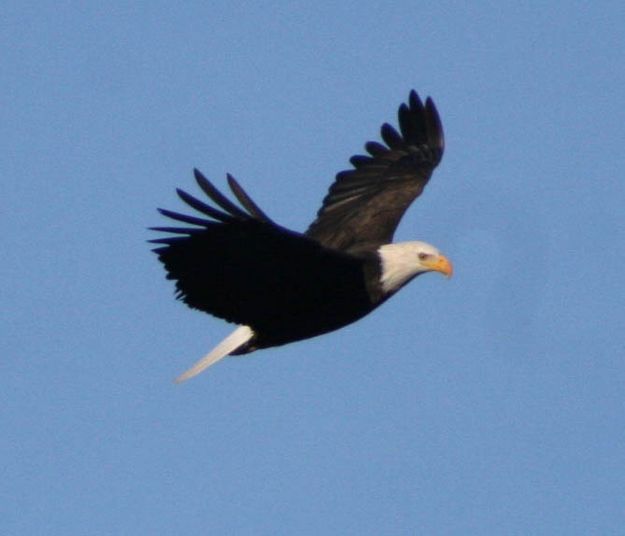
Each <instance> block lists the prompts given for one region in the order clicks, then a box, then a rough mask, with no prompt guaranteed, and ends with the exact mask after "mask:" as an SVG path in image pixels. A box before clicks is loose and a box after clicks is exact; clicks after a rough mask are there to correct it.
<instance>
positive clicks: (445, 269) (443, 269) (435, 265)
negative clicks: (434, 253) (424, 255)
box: [423, 255, 454, 278]
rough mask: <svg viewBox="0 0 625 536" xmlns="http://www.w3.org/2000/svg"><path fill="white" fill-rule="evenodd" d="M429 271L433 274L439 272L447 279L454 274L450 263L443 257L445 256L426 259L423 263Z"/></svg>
mask: <svg viewBox="0 0 625 536" xmlns="http://www.w3.org/2000/svg"><path fill="white" fill-rule="evenodd" d="M423 264H424V265H425V266H427V268H428V269H429V270H432V271H433V272H440V273H441V274H443V275H445V276H447V277H448V278H449V277H451V276H452V274H453V273H454V267H453V266H452V265H451V261H450V260H449V259H448V258H447V257H445V255H439V256H438V257H435V258H433V259H432V260H430V259H428V260H426V261H424V262H423Z"/></svg>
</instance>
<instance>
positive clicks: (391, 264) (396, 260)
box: [378, 242, 427, 294]
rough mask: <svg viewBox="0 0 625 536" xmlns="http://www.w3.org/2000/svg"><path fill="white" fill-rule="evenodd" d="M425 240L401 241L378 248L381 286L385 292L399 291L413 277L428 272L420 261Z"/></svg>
mask: <svg viewBox="0 0 625 536" xmlns="http://www.w3.org/2000/svg"><path fill="white" fill-rule="evenodd" d="M423 244H424V243H423V242H399V243H397V244H385V245H383V246H380V247H379V248H378V256H379V258H380V267H381V270H380V286H381V287H382V291H383V292H384V293H385V294H392V293H394V292H396V291H398V290H399V289H400V288H401V287H403V286H404V285H405V284H406V283H408V282H409V281H410V280H411V279H413V278H414V277H416V276H417V275H419V274H421V273H423V272H426V271H427V269H426V268H425V267H423V266H422V265H421V263H420V262H419V251H421V249H422V247H423Z"/></svg>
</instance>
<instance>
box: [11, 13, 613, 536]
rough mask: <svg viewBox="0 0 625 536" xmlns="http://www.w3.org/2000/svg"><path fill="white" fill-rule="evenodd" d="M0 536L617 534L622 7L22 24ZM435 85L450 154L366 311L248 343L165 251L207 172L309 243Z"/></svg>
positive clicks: (14, 120)
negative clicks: (343, 321)
mask: <svg viewBox="0 0 625 536" xmlns="http://www.w3.org/2000/svg"><path fill="white" fill-rule="evenodd" d="M0 35H1V40H0V47H1V50H2V61H1V62H0V87H1V94H2V98H1V100H2V103H1V106H0V138H1V141H2V143H1V146H2V151H1V155H0V171H1V175H2V196H1V202H0V203H1V204H0V218H1V221H2V233H1V235H0V244H1V248H2V249H1V251H2V254H3V255H2V262H1V263H0V274H1V277H0V293H1V294H0V296H1V300H2V308H1V312H0V318H1V323H0V356H1V357H0V367H1V370H0V372H1V374H0V407H1V409H0V427H1V430H2V434H1V435H0V460H1V463H2V479H1V481H0V533H2V534H3V535H5V534H6V535H24V534H46V535H47V534H63V535H67V534H90V535H100V534H102V535H104V534H235V535H278V534H284V535H292V534H297V535H318V534H340V535H347V534H349V535H352V534H353V535H369V534H370V535H397V534H402V535H403V534H485V535H492V534H549V535H553V534H567V535H570V534H591V533H593V534H623V531H625V528H624V527H625V314H624V311H623V306H624V303H625V290H624V284H623V277H622V272H623V264H624V262H625V249H624V246H623V245H624V243H625V225H624V216H625V212H624V210H625V209H624V207H625V187H624V186H623V184H624V180H625V178H624V170H625V156H624V155H625V149H624V145H625V90H624V88H625V4H623V2H617V1H614V2H605V1H604V2H602V1H599V2H551V3H546V2H523V3H518V2H486V1H483V2H473V3H461V2H430V3H428V4H427V5H426V4H422V3H418V2H412V1H411V2H407V1H406V2H395V3H380V2H355V1H351V2H340V3H337V2H329V1H321V2H288V3H287V2H284V3H280V2H270V3H261V2H258V3H252V2H236V1H234V2H231V1H229V2H217V3H210V2H209V3H206V2H188V3H183V4H180V5H177V6H176V5H174V4H172V2H160V1H154V2H139V3H119V2H112V3H110V2H108V3H104V4H96V3H91V4H88V3H84V2H69V1H61V2H34V3H24V2H16V1H12V2H8V4H5V5H4V7H3V14H2V22H1V33H0ZM411 88H415V89H417V90H418V91H419V92H420V93H421V94H422V95H423V96H426V95H432V96H433V97H434V98H435V101H436V103H437V105H438V108H439V110H440V113H441V116H442V119H443V122H444V126H445V131H446V136H447V152H446V154H445V157H444V159H443V162H442V164H441V166H440V167H439V168H438V170H437V172H436V174H435V176H434V179H433V180H432V181H431V182H430V185H429V186H428V188H427V190H426V192H425V194H424V196H423V197H422V198H421V199H419V201H418V202H417V203H415V204H414V205H413V206H412V207H411V210H410V211H409V212H408V214H407V215H406V217H405V218H404V220H403V221H402V225H401V227H400V229H399V232H398V235H397V238H398V239H400V240H409V239H424V240H426V241H428V242H431V243H433V244H436V245H437V246H438V247H440V249H442V250H443V251H444V252H445V253H447V254H448V256H449V257H450V258H451V259H452V260H453V261H454V264H455V269H456V274H455V277H454V278H453V279H452V280H451V281H446V280H445V279H444V278H442V277H440V276H436V275H429V276H425V277H423V278H420V279H419V280H418V281H416V282H414V283H413V284H411V285H410V286H408V287H407V288H406V289H404V291H402V293H400V295H398V296H396V297H395V298H394V299H393V300H391V301H390V302H388V303H387V304H385V306H384V307H383V308H381V309H380V310H378V311H377V312H375V313H374V314H372V315H370V316H369V317H367V318H366V319H364V320H363V321H361V322H359V323H357V324H355V325H352V326H350V327H349V328H347V329H344V330H342V331H340V332H336V333H333V334H331V335H327V336H324V337H321V338H318V339H313V340H309V341H304V342H301V343H298V344H293V345H290V346H286V347H282V348H278V349H271V350H267V351H263V352H259V353H256V354H253V355H252V356H250V357H249V358H241V359H229V360H225V361H223V362H222V363H220V364H219V365H217V366H215V367H214V368H213V369H210V370H209V371H208V372H207V373H205V374H204V375H202V376H200V377H199V378H197V379H195V380H194V381H191V382H189V383H187V384H184V385H181V386H175V385H173V384H172V383H171V380H172V378H173V377H174V376H175V375H177V374H178V373H179V372H181V371H182V370H184V369H185V368H186V367H188V366H189V365H190V364H191V363H193V362H194V361H195V360H196V359H198V358H199V357H201V356H202V355H203V354H204V353H205V352H206V351H207V350H209V349H210V348H211V347H212V346H213V345H215V344H216V343H217V342H219V341H220V340H221V338H222V337H223V336H225V335H226V334H227V333H228V332H229V331H230V330H231V326H229V325H227V324H226V323H224V322H222V321H220V320H217V319H214V318H212V317H210V316H207V315H203V314H201V313H199V312H196V311H191V310H189V309H187V308H186V307H185V306H183V305H182V304H181V303H180V302H176V301H175V300H174V299H173V288H172V285H171V283H170V282H168V281H166V280H165V278H164V272H163V270H162V268H161V266H160V265H159V264H158V263H157V261H156V258H155V257H154V255H153V254H151V253H150V251H149V247H148V244H146V242H145V240H146V239H148V238H150V237H151V234H150V233H149V232H148V231H147V230H146V227H147V226H150V225H159V224H163V223H164V220H163V218H161V217H160V216H159V215H158V214H157V213H156V211H155V208H156V207H157V206H165V207H168V208H172V209H180V208H182V204H181V203H180V202H179V201H178V200H177V199H176V197H175V194H174V188H175V187H184V188H186V189H188V190H189V191H192V192H194V191H196V189H195V186H194V183H193V179H192V175H191V169H192V168H193V166H197V167H199V168H200V169H202V170H203V171H204V173H205V174H206V175H207V176H208V177H210V178H212V179H214V180H215V182H216V183H217V184H220V185H224V184H225V181H224V176H225V173H226V172H227V171H229V172H231V173H233V174H234V175H235V176H236V177H237V178H238V179H239V180H240V181H241V182H242V183H243V184H244V185H245V186H246V187H247V189H248V190H249V192H250V193H251V194H252V195H253V196H254V197H255V198H256V200H257V201H258V203H259V204H260V206H262V207H263V208H264V209H265V210H266V211H267V212H268V213H269V214H270V215H271V216H272V217H273V218H275V219H276V220H277V221H278V222H280V223H282V224H283V225H286V226H288V227H291V228H294V229H297V230H303V229H305V228H306V226H307V225H308V223H309V222H310V221H311V219H312V218H313V216H314V214H315V212H316V210H317V208H318V206H319V203H320V201H321V199H322V197H323V196H324V195H325V192H326V190H327V188H328V186H329V184H330V183H331V181H332V180H333V178H334V174H335V173H336V172H337V171H339V170H341V169H344V168H346V167H347V159H348V158H349V157H350V156H351V155H352V154H355V153H359V152H361V150H362V145H363V143H364V142H365V141H367V140H370V139H378V132H379V126H380V125H381V124H382V123H383V122H384V121H392V122H395V121H396V116H395V113H396V109H397V106H398V105H399V104H400V102H402V101H403V100H405V99H406V97H407V95H408V92H409V90H410V89H411Z"/></svg>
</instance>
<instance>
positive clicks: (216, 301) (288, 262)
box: [152, 171, 361, 329]
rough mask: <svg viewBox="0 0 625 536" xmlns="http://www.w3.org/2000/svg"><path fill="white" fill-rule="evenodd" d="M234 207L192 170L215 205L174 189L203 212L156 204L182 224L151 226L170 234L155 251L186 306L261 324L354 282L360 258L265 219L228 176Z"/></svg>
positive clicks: (318, 300) (258, 326)
mask: <svg viewBox="0 0 625 536" xmlns="http://www.w3.org/2000/svg"><path fill="white" fill-rule="evenodd" d="M228 179H229V183H230V187H231V189H232V191H233V192H234V194H235V196H236V197H237V199H238V200H239V202H240V203H241V205H242V206H243V207H244V209H245V210H242V209H241V208H240V207H239V206H237V205H235V204H234V203H232V202H231V201H229V200H228V199H227V198H225V197H224V196H223V195H222V194H221V193H220V192H218V191H217V190H216V189H215V188H214V186H212V184H211V183H210V182H209V181H208V180H207V179H206V178H204V177H203V176H202V175H201V174H200V173H199V172H198V171H196V180H197V181H198V184H199V185H200V187H201V188H202V190H203V191H204V192H205V193H206V194H207V195H208V196H209V197H210V198H211V199H212V201H213V202H214V203H215V204H216V205H219V206H220V207H221V209H223V211H222V210H218V209H216V208H214V207H213V206H210V205H207V204H205V203H203V202H202V201H199V200H198V199H196V198H195V197H192V196H191V195H189V194H187V193H186V192H183V191H181V190H179V191H178V194H179V196H180V197H181V198H182V200H183V201H185V202H186V203H187V204H189V205H190V206H191V207H193V208H194V209H196V210H197V211H199V212H200V213H202V214H203V215H204V216H208V219H207V218H198V217H195V216H187V215H184V214H179V213H176V212H172V211H169V210H163V209H161V213H162V214H164V215H165V216H167V217H169V218H172V219H174V220H176V221H180V222H182V223H185V224H188V226H186V227H156V228H154V230H157V231H161V232H166V233H172V234H173V235H175V236H170V237H166V238H159V239H156V240H152V242H154V243H156V244H159V247H157V248H156V249H155V250H154V251H155V252H156V253H157V255H158V256H159V259H160V260H161V261H162V262H163V264H164V265H165V268H166V270H167V272H168V276H167V277H168V278H169V279H174V280H175V281H176V289H177V296H178V297H179V298H180V299H181V300H183V301H184V302H185V303H187V304H188V305H189V306H191V307H193V308H196V309H200V310H202V311H205V312H208V313H210V314H213V315H215V316H218V317H220V318H223V319H225V320H228V321H230V322H236V323H239V324H247V325H251V326H252V327H254V328H258V329H263V328H264V326H273V325H275V324H276V323H280V322H281V319H283V317H284V316H285V315H289V316H292V315H295V314H297V313H298V312H299V311H298V308H310V307H311V304H315V303H316V302H320V301H321V300H323V297H324V296H325V295H331V294H332V293H334V294H336V292H337V286H338V289H339V290H338V292H339V293H340V292H341V291H340V289H341V287H345V282H346V281H353V280H360V279H361V277H359V276H360V272H359V270H361V267H360V264H359V262H358V261H357V260H356V259H354V258H353V257H350V256H348V255H345V254H343V253H341V252H337V251H331V250H329V249H327V248H324V247H323V246H321V245H320V244H318V243H317V242H315V241H314V240H312V239H310V238H308V237H306V236H304V235H302V234H299V233H295V232H293V231H289V230H287V229H285V228H283V227H280V226H279V225H277V224H275V223H274V222H272V221H271V220H270V219H269V218H268V217H267V216H266V215H265V214H264V213H263V212H262V211H261V210H260V209H259V208H258V207H257V206H256V205H255V203H254V202H253V201H252V200H251V199H250V198H249V197H248V196H247V194H245V192H244V191H243V190H242V188H241V187H240V186H239V185H238V184H237V183H236V181H234V179H233V178H232V177H229V178H228Z"/></svg>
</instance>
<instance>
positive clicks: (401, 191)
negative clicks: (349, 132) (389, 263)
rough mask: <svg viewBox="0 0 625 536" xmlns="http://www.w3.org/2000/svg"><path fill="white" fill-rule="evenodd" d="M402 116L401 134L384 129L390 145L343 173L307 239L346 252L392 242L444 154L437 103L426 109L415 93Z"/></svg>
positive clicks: (371, 149) (376, 146) (370, 146)
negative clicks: (402, 220) (409, 208)
mask: <svg viewBox="0 0 625 536" xmlns="http://www.w3.org/2000/svg"><path fill="white" fill-rule="evenodd" d="M398 116H399V128H400V132H401V133H400V132H397V130H395V129H394V128H393V127H392V126H391V125H389V124H387V123H386V124H384V125H383V126H382V129H381V134H382V139H383V140H384V142H385V144H386V145H382V144H381V143H378V142H369V143H367V144H366V145H365V149H366V151H367V152H368V153H369V155H370V156H364V155H358V156H354V157H352V158H351V160H350V162H351V164H352V165H353V166H354V169H350V170H347V171H341V172H340V173H338V174H337V176H336V180H335V182H334V183H333V184H332V186H331V187H330V190H329V192H328V195H327V196H326V197H325V199H324V201H323V205H322V206H321V209H320V210H319V212H318V214H317V219H316V220H315V221H314V222H313V223H312V224H311V225H310V227H309V228H308V231H306V235H307V236H309V237H310V238H313V239H314V240H316V241H317V242H319V243H320V244H323V245H324V246H326V247H329V248H333V249H338V250H344V251H346V250H354V249H362V248H367V249H369V248H375V247H377V246H378V245H381V244H385V243H389V242H392V239H393V234H394V233H395V229H396V228H397V226H398V224H399V221H400V219H401V217H402V216H403V215H404V212H405V211H406V209H407V208H408V207H409V205H410V204H411V203H412V202H413V201H414V200H415V199H416V198H417V197H418V196H419V195H420V194H421V192H422V191H423V188H424V187H425V185H426V184H427V182H428V180H429V178H430V176H431V175H432V171H433V170H434V168H435V167H436V166H437V164H438V163H439V162H440V160H441V157H442V156H443V149H444V138H443V128H442V126H441V121H440V118H439V116H438V112H437V111H436V107H435V106H434V102H433V101H432V99H430V98H429V97H428V98H427V100H426V101H425V105H424V104H423V103H422V102H421V99H420V98H419V96H418V95H417V93H416V92H415V91H411V92H410V96H409V99H408V104H407V105H406V104H402V105H401V106H400V107H399V112H398Z"/></svg>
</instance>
